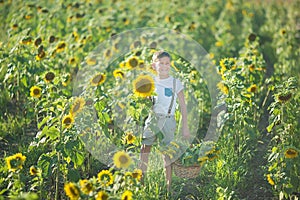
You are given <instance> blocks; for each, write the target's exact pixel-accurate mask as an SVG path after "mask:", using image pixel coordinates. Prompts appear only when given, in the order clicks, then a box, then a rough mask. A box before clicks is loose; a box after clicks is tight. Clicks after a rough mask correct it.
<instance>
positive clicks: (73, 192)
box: [70, 187, 78, 197]
mask: <svg viewBox="0 0 300 200" xmlns="http://www.w3.org/2000/svg"><path fill="white" fill-rule="evenodd" d="M70 192H71V194H72V195H73V196H75V197H76V196H78V190H77V189H76V188H74V187H70Z"/></svg>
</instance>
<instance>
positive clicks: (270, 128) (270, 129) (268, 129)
mask: <svg viewBox="0 0 300 200" xmlns="http://www.w3.org/2000/svg"><path fill="white" fill-rule="evenodd" d="M274 125H275V124H274V122H273V123H271V124H270V125H269V126H268V127H267V131H268V132H269V133H270V132H271V131H272V129H273V127H274Z"/></svg>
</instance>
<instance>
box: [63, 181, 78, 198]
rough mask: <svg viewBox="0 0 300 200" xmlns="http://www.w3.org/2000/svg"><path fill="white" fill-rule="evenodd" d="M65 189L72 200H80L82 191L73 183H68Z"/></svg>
mask: <svg viewBox="0 0 300 200" xmlns="http://www.w3.org/2000/svg"><path fill="white" fill-rule="evenodd" d="M64 189H65V192H66V195H67V196H68V197H69V198H70V199H72V200H75V199H79V197H80V191H79V189H78V187H77V186H76V185H75V184H74V183H71V182H70V183H66V184H65V186H64Z"/></svg>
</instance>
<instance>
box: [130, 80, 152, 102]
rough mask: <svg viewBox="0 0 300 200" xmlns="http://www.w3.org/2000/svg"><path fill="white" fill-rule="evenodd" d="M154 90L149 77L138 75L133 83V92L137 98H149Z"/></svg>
mask: <svg viewBox="0 0 300 200" xmlns="http://www.w3.org/2000/svg"><path fill="white" fill-rule="evenodd" d="M154 89H155V85H154V80H153V78H152V77H151V76H149V75H140V76H139V77H137V79H135V80H134V81H133V92H134V94H135V95H137V96H140V97H149V96H151V94H152V92H153V91H154Z"/></svg>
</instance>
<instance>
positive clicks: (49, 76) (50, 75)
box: [44, 72, 55, 83]
mask: <svg viewBox="0 0 300 200" xmlns="http://www.w3.org/2000/svg"><path fill="white" fill-rule="evenodd" d="M54 78H55V74H54V73H53V72H47V73H46V74H45V76H44V80H45V82H46V83H50V82H51V81H53V79H54Z"/></svg>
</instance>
